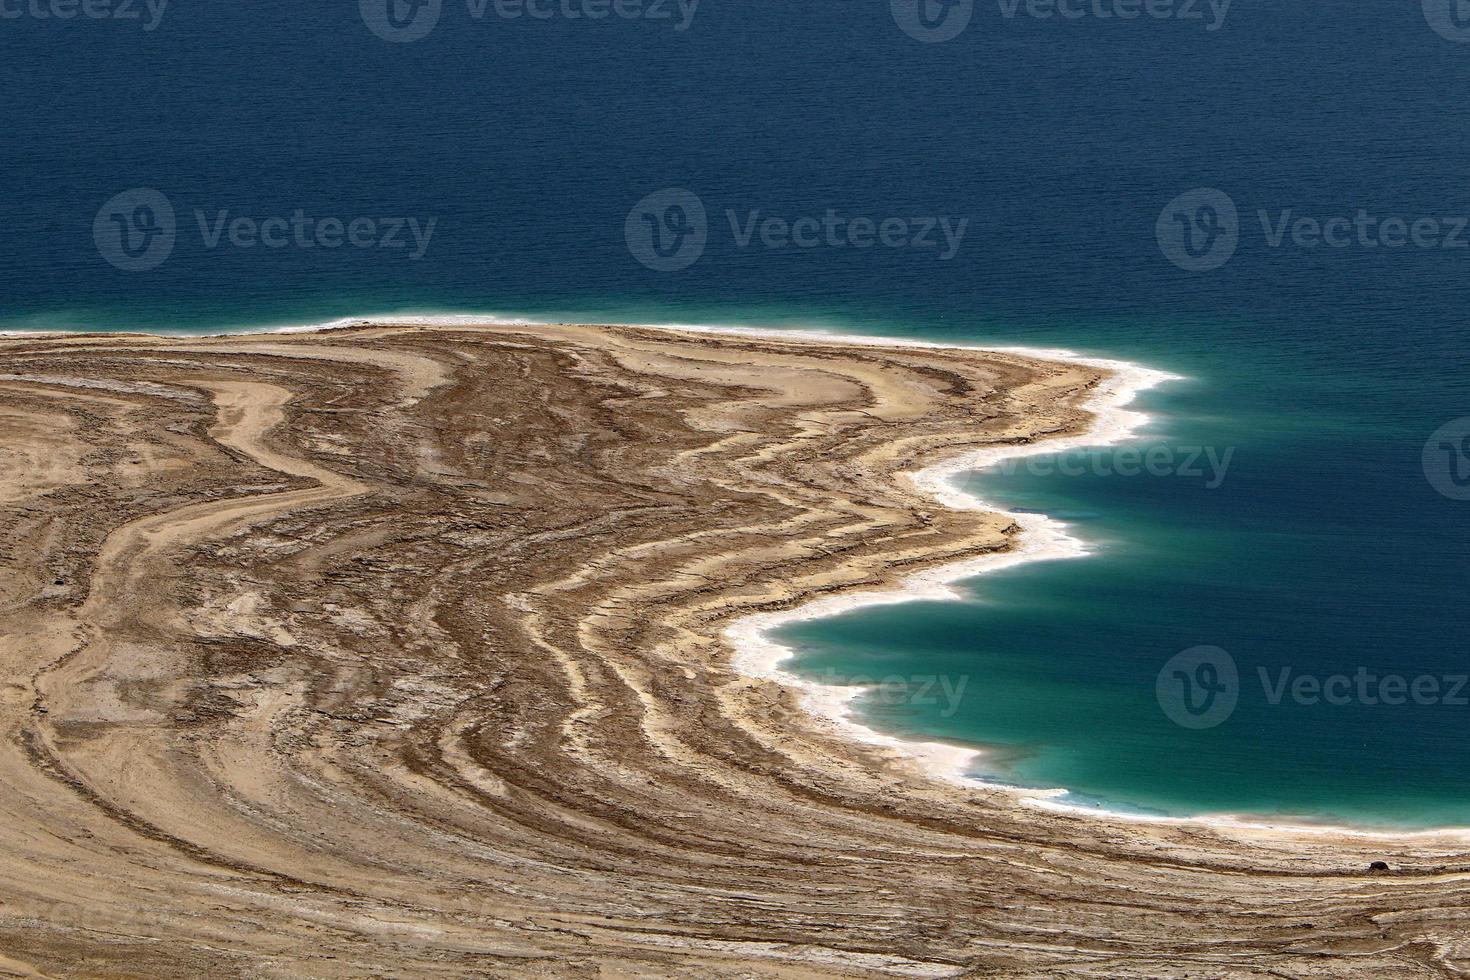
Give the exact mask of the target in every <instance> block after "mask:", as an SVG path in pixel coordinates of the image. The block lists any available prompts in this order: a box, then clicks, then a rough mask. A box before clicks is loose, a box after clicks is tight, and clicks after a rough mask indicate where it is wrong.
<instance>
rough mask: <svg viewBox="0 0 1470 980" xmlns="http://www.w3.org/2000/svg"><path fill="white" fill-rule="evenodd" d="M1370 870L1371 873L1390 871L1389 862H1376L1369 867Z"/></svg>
mask: <svg viewBox="0 0 1470 980" xmlns="http://www.w3.org/2000/svg"><path fill="white" fill-rule="evenodd" d="M1368 870H1369V871H1387V870H1388V862H1387V861H1374V862H1373V863H1372V864H1370V865H1368Z"/></svg>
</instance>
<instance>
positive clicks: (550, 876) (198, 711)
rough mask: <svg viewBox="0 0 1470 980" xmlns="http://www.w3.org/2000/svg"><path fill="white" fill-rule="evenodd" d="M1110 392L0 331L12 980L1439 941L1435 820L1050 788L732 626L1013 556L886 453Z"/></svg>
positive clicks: (1279, 953) (786, 353) (547, 352)
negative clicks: (834, 689)
mask: <svg viewBox="0 0 1470 980" xmlns="http://www.w3.org/2000/svg"><path fill="white" fill-rule="evenodd" d="M1100 380H1101V379H1100V377H1099V374H1098V371H1097V370H1096V369H1093V368H1088V367H1085V366H1081V365H1076V364H1065V363H1059V362H1050V361H1038V360H1035V359H1032V358H1028V357H1024V356H1021V355H1017V354H980V353H976V352H964V351H950V350H932V349H909V348H862V347H854V346H849V345H844V344H841V343H836V342H834V343H826V344H818V343H812V342H797V341H785V340H768V339H759V338H751V337H733V336H719V335H705V334H700V335H686V334H671V333H667V332H655V331H649V330H639V329H633V328H610V327H588V326H556V327H548V326H536V327H514V326H485V327H470V326H465V327H458V328H450V327H443V326H441V327H419V326H403V327H374V328H371V329H366V328H365V329H351V330H342V331H334V332H331V333H324V334H296V335H277V336H267V337H262V336H259V335H257V336H251V337H241V338H212V339H201V340H178V339H167V338H140V337H118V336H87V337H70V338H61V337H47V338H11V339H5V340H0V734H3V739H0V787H3V789H0V975H16V976H54V977H79V976H99V977H197V976H242V977H243V976H250V977H296V976H323V977H361V976H391V977H410V976H442V977H483V976H676V975H677V976H712V977H748V976H881V975H898V976H952V975H960V974H965V973H969V974H972V975H982V976H1036V977H1043V976H1045V977H1052V976H1092V977H1125V976H1148V977H1166V976H1178V977H1185V976H1189V977H1221V976H1256V977H1267V976H1271V977H1364V976H1367V977H1399V976H1403V977H1418V976H1423V977H1429V976H1448V975H1461V974H1462V973H1463V972H1465V969H1466V965H1467V964H1470V939H1467V938H1466V937H1467V932H1470V925H1467V923H1470V907H1467V898H1466V894H1467V887H1470V885H1467V877H1470V875H1467V867H1470V860H1467V859H1466V857H1465V854H1464V852H1465V850H1466V849H1467V845H1465V844H1464V843H1463V842H1461V841H1457V840H1455V839H1451V838H1434V837H1414V838H1402V839H1391V838H1383V839H1370V838H1365V837H1358V836H1347V835H1343V834H1335V833H1305V832H1302V833H1290V832H1282V831H1277V832H1265V831H1249V830H1245V829H1237V830H1227V829H1221V828H1209V827H1205V826H1201V825H1175V826H1170V825H1152V824H1139V823H1129V822H1124V821H1109V820H1106V819H1098V818H1089V817H1081V816H1070V815H1064V814H1052V813H1046V812H1042V811H1038V810H1036V809H1034V808H1031V807H1027V806H1023V805H1021V804H1019V803H1018V802H1017V801H1016V800H1015V799H1013V798H1012V797H1011V796H1009V795H1007V794H1004V793H1000V792H994V793H992V792H986V791H976V790H970V789H964V788H961V787H956V786H953V785H949V784H946V783H944V782H941V781H939V780H936V779H934V778H932V777H931V776H929V775H928V774H926V773H925V772H923V771H922V770H920V768H919V767H918V765H917V764H916V763H915V762H913V761H912V760H907V759H905V758H902V757H900V756H898V755H896V754H893V753H890V752H887V751H885V750H882V749H879V748H875V747H872V746H865V745H862V744H858V743H855V742H852V741H850V740H847V739H844V738H842V737H840V735H839V734H838V733H837V732H836V731H834V730H833V729H832V728H831V727H830V726H828V725H826V724H824V723H822V722H820V721H818V720H815V719H813V718H811V717H810V716H809V715H807V714H805V713H804V712H803V711H802V710H801V709H800V706H799V704H798V703H797V700H798V699H797V698H796V697H795V696H794V695H793V694H792V692H790V691H788V690H786V689H783V688H781V687H779V686H777V685H775V684H772V683H770V682H767V681H761V680H755V679H751V678H747V677H743V676H740V675H738V674H737V673H735V672H734V671H733V670H732V668H731V666H730V656H731V651H730V650H729V649H728V647H727V646H726V643H725V640H724V639H723V636H724V630H725V629H726V628H727V627H728V626H729V624H730V623H731V622H733V621H734V620H735V619H737V618H738V617H740V616H742V615H746V614H749V613H752V612H759V611H769V610H774V609H781V608H788V607H790V606H791V605H792V604H794V603H797V602H799V601H801V600H802V599H806V598H811V597H814V596H817V595H831V594H834V593H837V592H840V591H842V590H848V589H853V588H871V587H873V586H874V585H876V584H882V583H884V582H888V581H891V580H893V579H895V578H896V577H898V576H900V575H903V574H908V573H912V572H914V571H916V570H920V569H923V568H927V567H932V566H935V565H938V564H941V563H945V562H952V561H955V560H957V559H961V558H966V557H971V556H974V555H978V554H983V553H986V552H996V551H1001V550H1005V549H1007V548H1008V547H1010V546H1011V545H1012V543H1013V539H1014V536H1015V528H1014V526H1013V525H1012V524H1011V522H1010V520H1009V519H1007V518H1006V517H1005V516H1004V515H993V514H984V513H976V512H958V511H951V510H946V509H944V508H942V507H940V506H938V505H937V504H936V503H935V502H934V501H933V500H931V499H928V498H925V497H921V496H919V495H918V494H917V493H916V492H915V490H914V488H913V487H912V485H911V484H910V483H908V482H907V481H905V480H901V479H898V478H897V474H899V473H900V472H905V471H911V470H914V469H916V468H918V467H920V466H923V465H928V464H933V463H937V462H940V461H942V460H944V459H945V458H947V457H950V456H953V455H954V454H956V453H959V452H963V451H968V450H973V449H975V448H977V447H981V446H986V445H996V444H1000V443H1005V442H1014V441H1029V440H1033V439H1038V438H1044V437H1047V436H1053V437H1054V436H1059V435H1064V434H1069V433H1075V432H1078V431H1080V430H1082V429H1083V428H1085V427H1086V426H1087V424H1088V418H1087V415H1086V413H1085V412H1084V411H1082V410H1081V409H1080V407H1079V406H1081V405H1082V404H1083V403H1084V402H1085V400H1086V397H1087V394H1088V392H1089V391H1090V390H1092V389H1093V388H1094V387H1095V386H1096V385H1097V384H1098V383H1099V382H1100ZM1261 763H1262V764H1263V765H1265V764H1269V760H1261ZM1375 860H1386V861H1388V862H1389V863H1390V864H1391V865H1392V867H1393V870H1392V871H1391V872H1389V873H1386V874H1385V873H1380V874H1370V873H1369V871H1368V866H1369V864H1370V862H1372V861H1375Z"/></svg>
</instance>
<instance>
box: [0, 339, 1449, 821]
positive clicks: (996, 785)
mask: <svg viewBox="0 0 1470 980" xmlns="http://www.w3.org/2000/svg"><path fill="white" fill-rule="evenodd" d="M476 326H490V327H513V326H531V327H586V326H593V327H597V326H607V327H618V328H629V329H640V330H653V331H666V332H670V333H673V334H693V335H699V334H715V335H722V336H731V335H734V336H746V337H752V338H760V339H769V340H780V341H788V342H789V341H793V340H794V341H807V342H813V343H828V344H849V345H853V346H873V347H885V348H917V349H932V350H961V351H972V352H994V353H1002V354H1011V355H1015V356H1020V357H1026V358H1031V359H1035V360H1039V361H1053V362H1064V363H1070V364H1076V365H1081V366H1086V367H1091V368H1096V369H1099V370H1103V371H1106V372H1107V380H1105V381H1104V382H1103V383H1101V384H1099V385H1098V386H1097V389H1096V390H1095V391H1094V393H1093V394H1092V396H1091V397H1090V398H1088V399H1087V400H1086V402H1085V403H1083V404H1082V405H1081V406H1080V407H1081V408H1082V410H1084V411H1085V412H1087V413H1088V414H1089V415H1091V416H1092V419H1093V421H1092V424H1091V425H1090V426H1089V427H1088V428H1087V429H1086V430H1085V431H1083V432H1080V433H1076V434H1072V435H1063V436H1057V437H1054V438H1042V439H1038V440H1037V441H1035V442H1032V443H1028V444H1023V445H1008V446H994V447H987V448H983V449H976V450H970V451H968V452H963V453H960V454H958V455H956V456H955V457H954V458H952V459H949V460H946V461H944V462H941V463H939V464H935V465H932V466H928V467H924V468H921V469H918V470H914V471H910V472H907V473H903V474H901V476H902V477H903V479H904V480H905V481H906V482H907V483H909V484H910V485H911V486H912V487H913V488H914V489H915V490H917V491H918V492H919V493H921V494H922V495H924V496H926V497H928V498H930V499H933V500H935V501H937V502H938V503H939V504H941V505H942V506H944V507H947V508H951V509H956V510H967V511H982V512H989V513H996V514H1005V515H1007V516H1008V517H1010V518H1012V519H1013V520H1014V522H1015V523H1016V524H1017V525H1019V526H1020V528H1021V532H1020V534H1019V535H1018V536H1017V537H1016V539H1015V540H1016V543H1015V544H1013V545H1011V546H1009V547H1008V548H1006V549H1005V550H1004V551H1001V552H998V553H994V554H985V555H979V556H975V557H972V558H968V559H963V560H961V561H958V562H954V563H951V564H946V565H940V566H937V567H934V568H929V569H926V570H924V571H921V572H917V573H914V574H911V575H908V576H904V577H902V578H900V579H899V580H898V582H897V583H896V584H895V585H893V586H892V587H885V588H881V589H870V590H866V591H859V592H853V593H844V594H839V595H835V596H831V597H825V598H821V599H816V600H812V601H809V602H807V603H804V604H802V605H799V606H797V607H795V608H793V609H789V610H783V611H780V612H774V613H757V614H753V615H749V616H746V617H744V618H741V619H739V620H737V621H735V622H734V623H732V624H730V625H729V626H728V627H726V629H725V630H724V631H723V634H724V636H725V637H726V639H727V641H728V642H729V643H730V644H731V646H732V648H733V655H732V656H731V666H732V667H733V668H734V669H735V670H736V671H737V672H739V673H741V674H743V675H744V676H747V677H751V678H756V679H762V680H771V681H775V682H777V683H779V684H781V685H783V686H785V687H788V688H790V689H792V690H794V691H795V692H797V693H798V694H799V696H800V702H801V705H802V707H803V709H804V710H805V712H806V713H807V714H808V715H809V716H810V717H811V718H812V719H814V720H815V721H817V722H818V723H819V724H822V725H825V726H829V727H831V728H833V729H835V730H836V731H838V732H839V733H840V734H841V735H842V736H843V737H844V738H847V739H849V740H852V741H855V742H859V743H861V744H866V745H872V746H877V747H881V748H884V749H888V750H891V751H894V752H896V753H898V754H899V755H901V756H903V757H906V758H908V759H910V760H912V761H915V762H917V763H918V764H919V765H920V766H921V767H922V768H923V770H924V771H925V772H926V773H927V774H928V775H929V776H930V777H932V778H935V779H937V780H939V781H941V782H943V783H946V784H949V785H951V786H955V787H958V788H961V789H973V790H984V791H999V792H1003V793H1005V794H1006V795H1008V796H1010V797H1011V798H1013V799H1014V800H1015V801H1016V802H1017V803H1018V804H1019V805H1022V806H1029V807H1034V808H1036V809H1039V810H1043V811H1047V812H1052V813H1057V814H1061V815H1068V816H1081V817H1085V818H1089V819H1093V820H1101V821H1104V822H1122V823H1127V824H1152V825H1160V826H1179V827H1199V828H1203V829H1207V830H1214V831H1225V832H1232V833H1235V834H1249V835H1253V836H1254V835H1264V836H1266V837H1268V838H1279V839H1291V838H1294V837H1297V836H1300V835H1308V836H1322V835H1328V836H1343V837H1353V838H1363V839H1366V840H1374V841H1381V840H1406V841H1407V840H1425V839H1434V840H1451V841H1470V827H1434V828H1428V829H1416V830H1409V829H1404V830H1392V829H1382V828H1370V827H1361V826H1353V825H1338V824H1327V823H1322V824H1317V823H1310V822H1295V821H1289V820H1288V821H1274V820H1271V819H1270V818H1268V817H1260V816H1253V815H1250V814H1230V813H1204V814H1197V815H1189V816H1173V815H1164V814H1150V813H1137V812H1129V811H1125V810H1114V809H1109V808H1107V807H1105V806H1083V805H1079V804H1074V803H1067V802H1061V798H1062V797H1066V796H1068V795H1069V794H1070V792H1071V791H1070V790H1068V789H1067V788H1065V787H1056V788H1030V787H1022V786H1015V785H1011V784H1006V783H1002V782H992V781H989V780H986V779H983V778H980V777H977V776H974V775H970V774H969V770H970V769H971V768H972V767H973V764H974V762H975V761H976V760H977V759H979V758H982V757H983V756H984V755H985V754H986V752H987V751H988V750H987V749H986V748H985V747H983V746H979V745H961V744H956V743H952V742H940V741H919V740H916V739H906V738H900V737H898V736H895V735H890V734H887V733H885V732H883V731H881V730H879V729H876V728H872V727H870V726H868V725H867V724H865V723H864V722H863V720H862V719H861V718H860V717H858V715H857V713H856V711H855V710H854V708H853V706H852V702H853V701H855V700H856V699H857V698H858V697H860V696H861V695H862V694H863V693H864V692H865V690H867V688H866V687H865V686H862V685H845V686H836V685H825V684H820V683H817V682H814V681H809V680H806V679H804V678H802V677H800V676H798V675H795V674H792V673H790V672H788V671H786V670H784V669H782V665H783V664H785V663H786V662H788V661H790V660H791V659H793V658H795V657H796V656H798V655H799V654H798V651H796V650H793V649H791V648H789V647H786V646H783V645H781V644H779V643H776V642H775V641H773V640H770V639H769V638H768V636H767V635H766V634H767V633H769V632H770V631H772V630H775V629H777V628H779V627H781V626H784V625H787V624H789V623H793V622H805V621H811V620H816V619H824V618H830V617H835V616H839V615H842V614H844V613H847V612H850V611H852V610H855V609H860V608H867V607H872V606H880V605H897V604H900V603H904V602H912V601H950V600H959V599H962V598H963V596H962V595H961V594H960V593H958V592H957V591H956V590H955V589H953V588H952V586H953V584H954V583H956V582H960V581H965V580H969V579H974V578H978V577H981V576H983V575H985V574H988V573H990V572H994V571H1000V570H1003V569H1005V568H1010V567H1014V566H1017V565H1021V564H1025V563H1028V562H1034V561H1057V560H1064V559H1073V558H1085V557H1087V556H1088V555H1090V554H1092V553H1094V552H1093V551H1092V550H1091V549H1090V548H1089V546H1088V544H1087V543H1086V542H1085V541H1083V540H1081V539H1079V538H1076V537H1074V536H1072V535H1071V534H1070V533H1069V531H1068V528H1069V525H1067V524H1066V523H1065V522H1063V521H1060V520H1058V519H1056V518H1053V517H1050V516H1049V515H1045V514H1035V513H1025V512H1012V511H1007V510H1005V509H1004V508H1002V507H999V506H997V505H994V504H991V503H989V502H987V501H985V500H984V499H983V498H981V497H979V496H976V495H974V494H971V493H968V492H966V491H964V490H961V489H960V488H959V487H958V486H956V485H955V483H954V480H955V478H956V477H959V476H962V475H964V474H968V473H977V472H983V471H984V470H986V469H989V468H992V467H995V466H997V465H999V464H1001V463H1002V462H1004V461H1007V460H1011V459H1018V458H1024V457H1028V456H1044V455H1053V454H1057V453H1064V452H1068V451H1071V450H1075V449H1081V448H1101V447H1107V446H1114V445H1118V444H1120V443H1123V442H1126V441H1128V440H1130V439H1133V438H1137V437H1139V436H1140V434H1141V430H1142V429H1143V428H1144V427H1146V426H1147V425H1148V424H1149V423H1150V422H1152V421H1153V417H1152V416H1150V415H1148V414H1146V413H1144V412H1142V411H1138V410H1136V409H1131V408H1129V407H1128V406H1129V405H1131V404H1132V403H1133V401H1134V400H1135V399H1136V398H1137V396H1138V395H1139V394H1141V393H1142V392H1144V391H1148V390H1151V389H1153V388H1155V387H1157V386H1159V385H1161V384H1164V383H1167V382H1169V381H1179V380H1186V378H1185V376H1182V375H1176V374H1172V373H1170V372H1166V371H1161V370H1158V369H1154V368H1149V367H1146V366H1144V365H1141V364H1137V363H1135V362H1130V361H1123V360H1118V359H1111V358H1100V357H1091V356H1086V355H1082V354H1078V353H1076V352H1074V351H1070V350H1065V349H1058V348H1036V347H1027V346H1011V345H1006V346H999V345H983V344H946V343H940V342H936V341H927V340H920V339H908V338H897V337H885V336H881V335H869V334H846V333H840V332H832V331H827V330H809V329H797V328H792V329H786V328H779V327H759V326H744V325H725V324H687V323H660V324H648V323H620V322H602V321H597V322H595V323H591V322H588V323H581V322H579V323H572V322H570V321H556V320H542V319H536V318H534V317H527V316H507V315H504V314H494V313H486V314H420V315H403V316H395V315H383V316H367V317H343V318H338V319H335V320H330V321H326V322H323V323H319V324H293V325H286V326H279V327H266V328H258V329H246V330H240V331H230V332H224V333H220V332H214V331H207V332H201V333H151V332H147V331H131V330H130V331H110V333H112V334H114V335H117V336H129V335H132V336H143V337H150V338H161V339H174V338H177V339H180V340H182V339H194V338H233V337H263V336H274V335H282V334H287V335H305V334H314V333H327V332H333V331H339V330H350V329H391V328H394V327H426V328H434V327H449V328H453V327H464V328H473V327H476ZM89 335H90V336H97V335H98V334H91V333H89V332H87V331H77V330H34V331H32V330H20V331H0V337H7V338H27V337H36V338H38V339H48V338H49V339H54V338H56V337H70V336H89Z"/></svg>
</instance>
